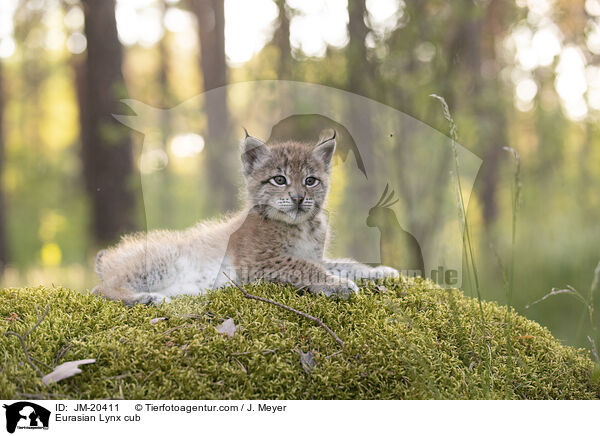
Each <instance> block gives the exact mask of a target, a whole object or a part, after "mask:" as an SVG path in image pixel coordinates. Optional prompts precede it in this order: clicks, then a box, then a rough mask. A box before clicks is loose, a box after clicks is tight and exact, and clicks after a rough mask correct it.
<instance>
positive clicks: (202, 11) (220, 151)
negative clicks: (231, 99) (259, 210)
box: [190, 0, 240, 212]
mask: <svg viewBox="0 0 600 436" xmlns="http://www.w3.org/2000/svg"><path fill="white" fill-rule="evenodd" d="M190 5H191V9H192V11H193V13H194V14H195V15H196V17H197V19H198V34H199V38H200V51H201V53H200V68H201V70H202V77H203V88H204V92H207V91H210V90H213V89H215V88H219V87H221V86H225V85H226V84H227V63H226V61H225V9H224V1H223V0H191V2H190ZM204 104H205V111H204V112H205V113H206V118H207V140H206V148H205V149H204V150H205V151H204V153H205V159H206V160H205V167H204V168H205V171H206V172H207V176H208V183H209V186H208V189H209V191H210V192H211V193H212V197H211V200H210V204H209V205H208V207H209V209H210V208H212V209H214V211H217V212H223V211H228V210H232V209H234V208H235V206H236V198H237V188H236V177H235V176H236V174H238V172H239V171H238V168H239V165H240V164H239V162H240V160H239V157H238V156H237V153H235V150H236V147H233V146H232V145H233V144H231V141H232V135H231V132H230V129H231V126H230V116H229V108H228V106H227V92H225V90H224V89H223V90H220V91H216V92H214V91H213V92H208V93H206V94H205V101H204Z"/></svg>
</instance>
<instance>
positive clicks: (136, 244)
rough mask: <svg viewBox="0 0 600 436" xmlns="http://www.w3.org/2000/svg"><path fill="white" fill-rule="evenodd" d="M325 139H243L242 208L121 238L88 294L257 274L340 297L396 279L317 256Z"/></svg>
mask: <svg viewBox="0 0 600 436" xmlns="http://www.w3.org/2000/svg"><path fill="white" fill-rule="evenodd" d="M334 151H335V132H334V135H333V137H332V138H330V139H326V140H324V141H322V142H320V143H318V144H316V145H314V144H305V143H299V142H294V141H288V142H281V143H276V144H269V145H266V144H264V143H263V142H261V141H260V140H258V139H257V138H254V137H252V136H248V135H246V138H245V139H244V141H243V145H242V156H241V157H242V169H243V174H244V179H245V182H246V195H245V198H246V201H245V203H246V206H245V207H244V208H243V209H242V211H240V212H238V213H236V214H234V215H231V216H229V217H227V218H226V219H224V220H222V221H210V222H201V223H198V224H196V225H195V226H193V227H191V228H189V229H186V230H183V231H167V230H155V231H151V232H148V233H139V234H136V235H130V236H125V237H123V238H122V240H121V241H120V242H119V244H117V245H116V246H115V247H112V248H108V249H106V250H102V251H100V252H99V253H98V254H97V256H96V266H95V268H96V272H97V273H98V275H99V277H100V284H99V285H98V286H96V287H95V288H94V290H93V292H94V293H95V294H97V295H102V296H104V297H106V298H110V299H115V300H122V301H123V302H124V303H126V304H135V303H143V304H152V303H159V302H162V301H168V300H169V298H170V297H173V296H175V295H181V294H188V295H189V294H196V295H197V294H203V293H205V292H206V291H207V290H209V289H216V288H219V287H223V286H225V285H227V284H228V282H229V279H228V278H227V277H226V276H229V277H230V278H231V279H232V280H236V281H237V282H238V283H250V282H253V281H255V280H266V281H270V282H279V283H289V284H292V285H293V286H296V287H298V288H304V289H307V290H308V291H310V292H312V293H315V294H324V295H326V296H328V297H341V298H346V297H348V296H350V295H351V294H354V293H357V292H358V286H357V285H356V283H355V282H354V280H357V279H363V278H364V279H377V278H384V277H387V276H394V277H397V276H398V275H399V273H398V271H397V270H395V269H394V268H390V267H386V266H378V267H375V268H373V267H370V266H367V265H364V264H361V263H358V262H356V261H354V260H352V259H326V258H324V252H325V245H326V235H327V228H326V215H325V211H324V209H323V208H324V205H325V202H326V199H327V192H328V190H329V179H330V172H331V161H332V158H333V154H334Z"/></svg>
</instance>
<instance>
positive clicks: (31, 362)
mask: <svg viewBox="0 0 600 436" xmlns="http://www.w3.org/2000/svg"><path fill="white" fill-rule="evenodd" d="M35 309H36V311H37V305H36V307H35ZM49 310H50V304H47V305H46V310H45V311H44V313H43V315H42V316H40V314H39V312H38V321H37V322H36V323H35V325H34V326H33V327H31V328H30V329H29V331H28V332H27V333H25V334H24V335H22V336H21V335H20V334H18V333H15V332H10V331H9V332H5V333H4V335H5V336H15V337H16V338H17V339H18V340H19V342H20V343H21V348H23V353H24V354H25V359H27V363H29V366H31V367H32V368H33V369H34V370H35V371H36V372H37V373H38V375H39V376H40V377H43V376H44V374H43V373H42V371H40V369H39V368H38V367H37V365H36V364H35V363H33V360H32V358H31V356H30V355H29V352H28V351H27V346H26V345H25V339H26V338H27V336H29V335H30V334H31V332H33V331H34V330H35V329H36V328H37V326H39V325H40V324H41V323H42V321H43V320H44V318H46V315H48V311H49Z"/></svg>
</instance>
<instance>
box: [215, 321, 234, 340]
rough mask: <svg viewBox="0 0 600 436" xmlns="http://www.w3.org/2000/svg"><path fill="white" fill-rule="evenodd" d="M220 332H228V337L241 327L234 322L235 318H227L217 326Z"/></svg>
mask: <svg viewBox="0 0 600 436" xmlns="http://www.w3.org/2000/svg"><path fill="white" fill-rule="evenodd" d="M215 328H216V329H217V331H218V332H219V333H223V334H226V335H227V337H228V338H230V337H232V336H233V335H234V334H235V331H236V330H237V329H238V328H239V327H238V326H237V325H235V322H233V318H227V319H226V320H225V321H223V322H222V323H221V324H219V325H218V326H216V327H215Z"/></svg>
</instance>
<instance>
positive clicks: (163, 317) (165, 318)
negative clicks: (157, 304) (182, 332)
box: [150, 316, 169, 324]
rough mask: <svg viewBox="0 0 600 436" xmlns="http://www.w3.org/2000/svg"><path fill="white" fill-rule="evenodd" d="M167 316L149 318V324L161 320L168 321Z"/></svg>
mask: <svg viewBox="0 0 600 436" xmlns="http://www.w3.org/2000/svg"><path fill="white" fill-rule="evenodd" d="M168 320H169V318H167V317H166V316H161V317H160V318H154V319H151V320H150V324H158V323H159V322H161V321H168Z"/></svg>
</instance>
